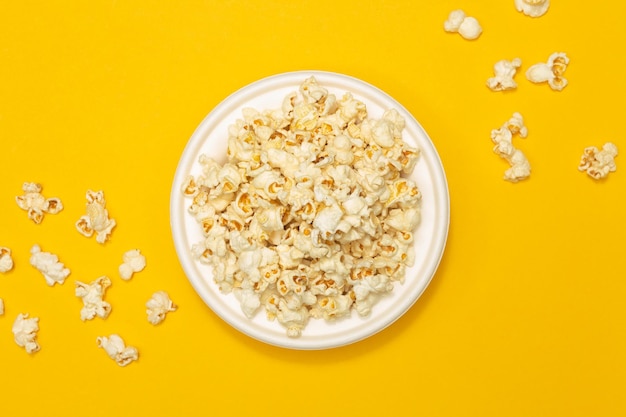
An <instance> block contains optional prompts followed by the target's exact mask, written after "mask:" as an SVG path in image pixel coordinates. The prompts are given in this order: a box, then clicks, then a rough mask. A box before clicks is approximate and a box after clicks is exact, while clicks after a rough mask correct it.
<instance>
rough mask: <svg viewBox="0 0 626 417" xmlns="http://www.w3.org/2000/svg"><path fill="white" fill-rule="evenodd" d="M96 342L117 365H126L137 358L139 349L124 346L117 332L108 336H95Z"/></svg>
mask: <svg viewBox="0 0 626 417" xmlns="http://www.w3.org/2000/svg"><path fill="white" fill-rule="evenodd" d="M96 344H97V345H98V347H99V348H102V349H104V351H105V352H106V353H107V355H109V357H110V358H111V359H113V360H114V361H115V363H117V364H118V365H119V366H126V365H128V364H129V363H131V362H134V361H136V360H138V359H139V351H138V350H137V348H134V347H132V346H128V347H127V346H126V345H125V344H124V340H123V339H122V338H121V337H120V336H119V335H117V334H112V335H110V336H109V337H106V336H100V337H97V338H96Z"/></svg>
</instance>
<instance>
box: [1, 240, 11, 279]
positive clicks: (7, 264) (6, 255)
mask: <svg viewBox="0 0 626 417" xmlns="http://www.w3.org/2000/svg"><path fill="white" fill-rule="evenodd" d="M11 269H13V258H12V257H11V249H9V248H5V247H2V246H0V272H1V273H3V274H5V273H7V272H9V271H10V270H11Z"/></svg>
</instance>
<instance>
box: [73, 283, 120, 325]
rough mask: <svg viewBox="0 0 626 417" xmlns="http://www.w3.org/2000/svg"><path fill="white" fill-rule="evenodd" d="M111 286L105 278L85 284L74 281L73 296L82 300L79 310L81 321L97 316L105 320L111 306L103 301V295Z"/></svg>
mask: <svg viewBox="0 0 626 417" xmlns="http://www.w3.org/2000/svg"><path fill="white" fill-rule="evenodd" d="M110 286H111V280H110V279H109V278H108V277H106V276H101V277H100V278H98V279H96V280H95V281H92V282H91V283H89V284H85V283H83V282H80V281H76V289H75V294H76V296H77V297H79V298H81V299H82V300H83V308H82V309H81V310H80V319H81V320H82V321H86V320H91V319H93V318H94V317H96V316H98V317H100V318H102V319H105V318H107V317H108V316H109V314H110V313H111V304H109V303H107V302H106V301H104V300H103V297H104V293H105V291H106V289H107V288H109V287H110Z"/></svg>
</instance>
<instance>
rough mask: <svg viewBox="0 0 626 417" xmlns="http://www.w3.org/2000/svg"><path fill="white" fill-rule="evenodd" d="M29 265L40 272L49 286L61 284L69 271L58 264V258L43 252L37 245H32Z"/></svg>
mask: <svg viewBox="0 0 626 417" xmlns="http://www.w3.org/2000/svg"><path fill="white" fill-rule="evenodd" d="M30 253H31V256H30V264H31V265H32V266H33V267H34V268H36V269H37V270H38V271H39V272H41V273H42V274H43V276H44V278H45V279H46V283H47V284H48V285H49V286H53V285H54V284H63V283H64V282H65V278H67V277H68V275H69V274H70V270H69V269H68V268H66V267H65V265H63V264H62V263H61V262H59V257H58V256H57V255H54V254H52V253H49V252H43V251H42V250H41V248H40V247H39V245H34V246H33V247H32V248H31V250H30Z"/></svg>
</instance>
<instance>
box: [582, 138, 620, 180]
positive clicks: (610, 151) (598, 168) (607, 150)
mask: <svg viewBox="0 0 626 417" xmlns="http://www.w3.org/2000/svg"><path fill="white" fill-rule="evenodd" d="M616 156H617V146H615V145H614V144H613V143H611V142H607V143H605V144H604V146H602V150H598V148H596V147H595V146H589V147H587V148H585V150H584V152H583V155H582V156H581V157H580V163H579V164H578V170H579V171H584V172H586V173H587V175H589V176H590V177H591V178H593V179H595V180H599V179H601V178H605V177H606V176H607V175H609V173H610V172H615V170H616V169H617V166H616V165H615V157H616Z"/></svg>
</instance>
